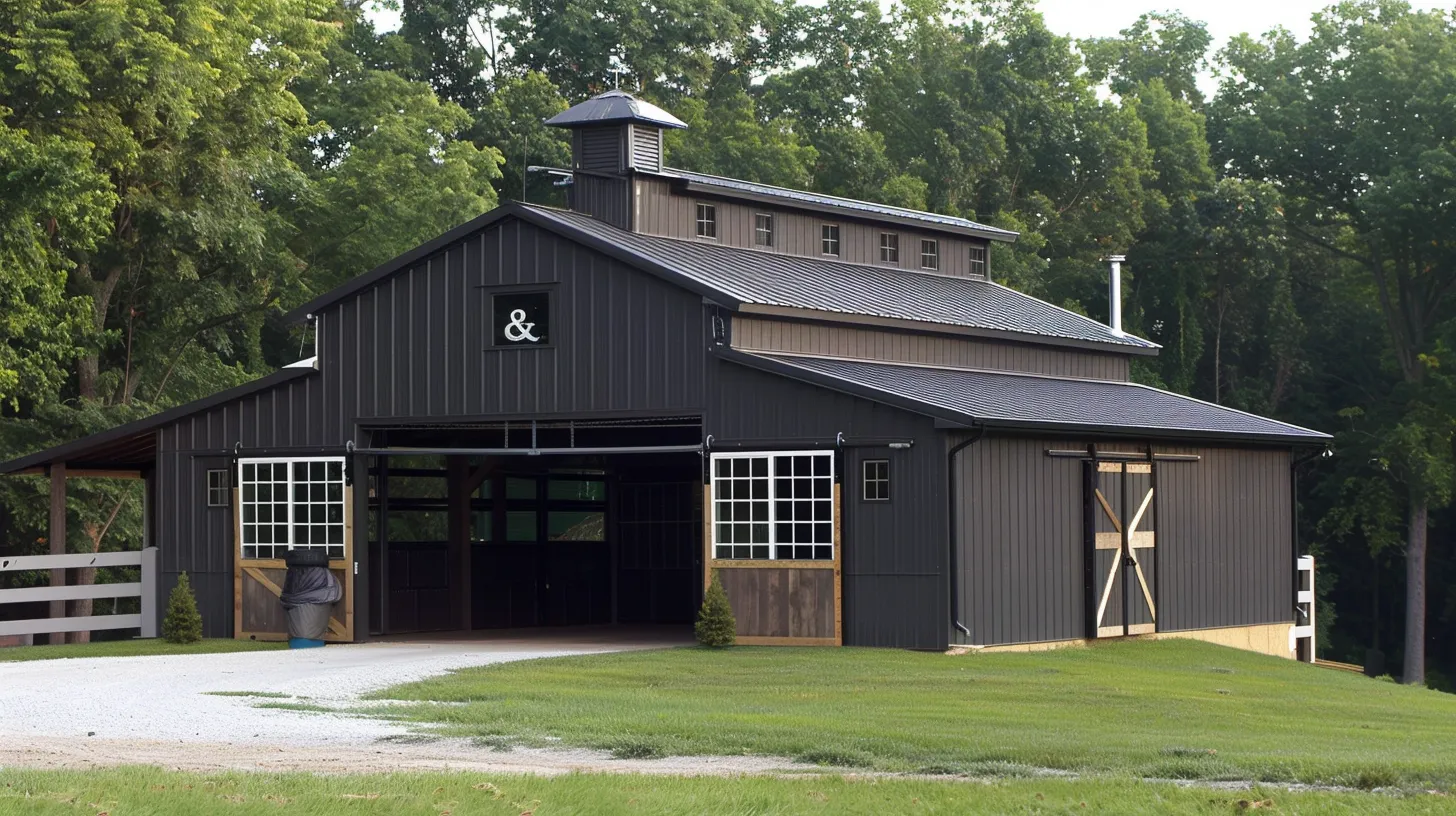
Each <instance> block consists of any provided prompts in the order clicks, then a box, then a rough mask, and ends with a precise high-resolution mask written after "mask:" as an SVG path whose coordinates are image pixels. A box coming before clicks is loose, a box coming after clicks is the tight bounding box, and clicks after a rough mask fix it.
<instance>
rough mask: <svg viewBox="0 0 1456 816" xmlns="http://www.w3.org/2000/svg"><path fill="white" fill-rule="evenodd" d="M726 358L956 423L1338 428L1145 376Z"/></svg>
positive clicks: (1056, 428) (1129, 432) (1056, 429)
mask: <svg viewBox="0 0 1456 816" xmlns="http://www.w3.org/2000/svg"><path fill="white" fill-rule="evenodd" d="M716 353H717V354H718V355H719V356H721V357H723V358H724V359H726V360H729V361H731V362H735V363H738V364H740V365H745V366H748V367H750V368H756V369H759V370H762V371H766V372H769V373H773V374H778V375H781V376H785V377H789V378H791V379H796V380H800V381H803V382H808V383H811V384H813V385H818V386H821V387H825V388H830V389H832V390H837V391H841V392H843V393H848V394H852V395H855V396H860V397H864V398H866V399H869V400H872V401H874V402H880V403H883V404H887V405H892V406H895V407H898V408H902V409H904V410H908V411H913V412H915V413H919V414H923V415H926V416H931V417H934V418H935V419H938V420H943V421H945V422H948V423H951V424H958V425H964V426H980V427H986V428H996V429H1006V430H1018V431H1030V432H1049V433H1075V434H1079V435H1083V436H1098V437H1135V438H1148V439H1151V438H1158V439H1176V440H1209V441H1225V442H1252V443H1261V444H1270V443H1273V444H1282V445H1290V446H1295V445H1325V444H1327V443H1328V442H1329V441H1330V439H1331V437H1330V435H1329V434H1325V433H1321V432H1319V431H1314V430H1310V429H1309V428H1302V427H1300V426H1298V425H1292V424H1290V423H1287V422H1281V421H1279V420H1275V419H1269V418H1267V417H1261V416H1257V415H1255V414H1250V413H1247V412H1245V411H1239V410H1236V409H1233V408H1228V407H1225V406H1221V405H1214V404H1212V403H1208V402H1204V401H1203V400H1198V399H1194V398H1192V397H1186V396H1183V395H1181V394H1174V393H1172V392H1169V391H1162V390H1159V389H1157V388H1152V387H1150V386H1146V385H1140V384H1137V383H1128V382H1115V381H1108V380H1090V379H1079V378H1072V377H1052V376H1046V375H1036V374H1020V373H1014V372H1007V371H984V370H973V369H956V368H946V367H938V366H918V365H907V364H902V363H880V362H869V361H863V360H843V359H838V358H828V357H817V356H809V355H787V354H765V353H750V352H743V351H737V350H733V349H718V350H717V351H716Z"/></svg>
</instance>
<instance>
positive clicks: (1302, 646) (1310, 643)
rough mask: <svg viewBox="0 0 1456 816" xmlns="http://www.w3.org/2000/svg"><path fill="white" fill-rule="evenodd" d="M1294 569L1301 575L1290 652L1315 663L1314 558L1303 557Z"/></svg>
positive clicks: (1310, 556) (1295, 601)
mask: <svg viewBox="0 0 1456 816" xmlns="http://www.w3.org/2000/svg"><path fill="white" fill-rule="evenodd" d="M1294 569H1295V571H1296V572H1297V573H1298V574H1299V590H1298V594H1297V595H1295V597H1294V612H1295V616H1296V620H1295V621H1294V626H1291V627H1290V628H1289V651H1291V652H1294V654H1295V657H1296V658H1298V659H1299V660H1303V661H1304V662H1306V663H1313V662H1314V647H1315V643H1314V556H1312V555H1301V556H1300V557H1299V560H1297V561H1295V563H1294Z"/></svg>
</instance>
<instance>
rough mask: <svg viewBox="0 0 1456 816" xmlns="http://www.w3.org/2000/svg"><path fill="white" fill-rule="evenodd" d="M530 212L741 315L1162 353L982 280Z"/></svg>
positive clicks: (543, 211) (1153, 346) (1154, 346)
mask: <svg viewBox="0 0 1456 816" xmlns="http://www.w3.org/2000/svg"><path fill="white" fill-rule="evenodd" d="M530 209H531V210H533V211H534V212H535V213H536V214H538V215H539V216H541V217H542V218H545V219H547V220H549V221H550V222H552V223H554V224H557V225H559V226H560V227H561V228H562V230H564V231H568V232H571V233H575V234H577V235H582V234H585V235H590V236H592V237H594V238H596V239H598V240H599V241H604V242H611V243H613V244H616V245H618V246H620V247H622V248H623V249H625V250H627V251H628V252H629V253H631V254H632V255H634V256H636V257H637V258H638V259H639V260H643V261H647V262H649V263H652V264H654V265H656V266H659V267H661V268H664V269H668V270H671V271H672V272H673V273H675V274H676V275H679V276H682V277H684V278H689V279H691V280H694V281H696V282H698V283H700V284H702V285H703V286H706V287H708V288H710V289H713V290H715V291H718V292H721V293H723V294H726V295H729V296H731V297H732V298H733V299H735V300H737V301H738V304H739V306H740V307H741V306H744V305H749V306H766V307H779V308H785V309H803V310H811V311H817V312H829V313H834V314H844V315H858V316H864V317H872V318H882V319H888V320H897V321H908V322H913V323H923V324H932V325H936V326H942V327H956V328H961V329H979V330H983V331H986V332H988V333H995V334H1003V335H1008V334H1009V335H1014V334H1021V335H1027V337H1024V338H1023V339H1033V338H1035V339H1036V340H1038V341H1047V340H1057V341H1069V342H1071V343H1074V344H1091V345H1099V346H1104V347H1112V348H1109V349H1108V350H1113V349H1115V350H1117V351H1121V352H1131V353H1152V352H1155V351H1156V350H1157V348H1158V345H1157V344H1156V343H1152V342H1149V341H1147V340H1143V339H1142V338H1140V337H1134V336H1132V335H1129V334H1122V333H1119V332H1114V331H1113V330H1112V329H1111V328H1110V327H1108V326H1106V325H1105V324H1102V323H1099V322H1097V321H1096V320H1093V319H1091V318H1089V317H1086V316H1084V315H1079V314H1077V313H1075V312H1071V311H1068V310H1066V309H1063V308H1061V307H1058V306H1053V305H1052V304H1050V303H1047V302H1046V301H1043V300H1038V299H1037V298H1034V297H1031V296H1030V295H1025V294H1022V293H1021V292H1018V291H1016V290H1015V289H1010V288H1008V287H1005V286H1002V285H1001V284H999V283H993V282H991V281H987V280H981V279H978V278H961V277H952V276H949V275H936V274H927V273H925V272H915V271H912V270H907V269H900V268H898V267H891V266H876V265H871V264H853V263H845V262H843V261H835V260H826V259H823V258H813V257H808V256H803V255H789V254H785V253H776V252H766V251H764V250H759V249H747V248H743V247H730V246H723V245H721V244H716V243H709V242H704V241H695V240H683V239H679V238H664V237H661V236H656V235H643V234H642V233H637V232H628V231H626V230H623V229H619V228H617V227H614V226H612V225H610V224H607V223H605V222H603V221H598V220H597V219H595V218H592V217H591V216H588V215H583V214H581V213H576V212H569V211H566V210H557V209H550V208H546V207H535V206H533V207H531V208H530Z"/></svg>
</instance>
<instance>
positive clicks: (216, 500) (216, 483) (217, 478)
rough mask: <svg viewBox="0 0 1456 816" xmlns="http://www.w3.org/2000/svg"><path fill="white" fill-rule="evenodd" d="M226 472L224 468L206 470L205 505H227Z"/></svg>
mask: <svg viewBox="0 0 1456 816" xmlns="http://www.w3.org/2000/svg"><path fill="white" fill-rule="evenodd" d="M227 476H228V474H227V471H226V470H209V471H208V472H207V506H208V507H227V506H228V478H227Z"/></svg>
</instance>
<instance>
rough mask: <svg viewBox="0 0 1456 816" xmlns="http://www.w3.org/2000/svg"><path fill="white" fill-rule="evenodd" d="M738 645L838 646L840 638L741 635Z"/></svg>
mask: <svg viewBox="0 0 1456 816" xmlns="http://www.w3.org/2000/svg"><path fill="white" fill-rule="evenodd" d="M736 643H737V644H738V645H739V646H838V645H840V644H839V638H832V637H822V638H815V637H759V636H757V635H739V636H738V638H737V640H736Z"/></svg>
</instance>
